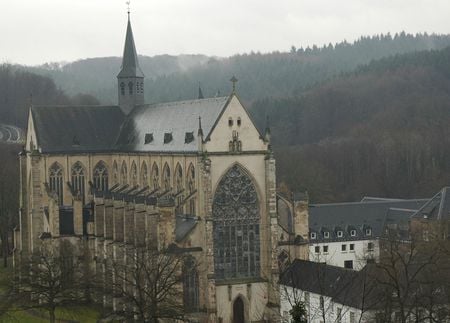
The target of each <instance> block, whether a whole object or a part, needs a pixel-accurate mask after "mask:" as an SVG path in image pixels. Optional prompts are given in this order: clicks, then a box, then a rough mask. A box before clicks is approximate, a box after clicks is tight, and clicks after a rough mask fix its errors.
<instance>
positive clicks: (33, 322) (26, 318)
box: [0, 259, 101, 323]
mask: <svg viewBox="0 0 450 323" xmlns="http://www.w3.org/2000/svg"><path fill="white" fill-rule="evenodd" d="M9 264H12V259H9ZM10 273H11V266H9V267H8V268H4V267H3V266H2V265H0V295H1V294H2V293H4V292H5V291H6V290H8V284H9V282H10ZM100 315H101V309H100V308H98V307H95V306H70V307H63V308H57V309H56V321H57V322H68V321H73V322H74V321H77V322H80V323H95V322H97V321H98V320H99V319H100ZM48 317H49V316H48V313H47V312H46V311H43V310H42V309H35V310H31V311H24V310H19V309H17V308H12V309H11V310H9V311H8V312H7V313H6V314H4V315H2V316H0V323H17V322H20V323H22V322H24V323H47V322H48V321H49V319H48Z"/></svg>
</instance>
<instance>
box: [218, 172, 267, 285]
mask: <svg viewBox="0 0 450 323" xmlns="http://www.w3.org/2000/svg"><path fill="white" fill-rule="evenodd" d="M212 209H213V221H214V222H213V235H214V265H215V274H216V277H217V278H218V279H228V278H244V277H256V276H258V275H259V267H260V254H259V252H260V239H259V237H260V232H259V218H260V209H259V200H258V196H257V193H256V188H255V186H254V184H253V182H252V180H251V179H250V177H249V176H248V175H247V173H246V172H245V171H244V170H243V169H242V167H240V166H238V165H234V166H233V167H231V169H230V170H229V171H228V172H227V173H226V174H225V175H224V177H223V178H222V179H221V180H220V182H219V185H218V187H217V190H216V193H215V195H214V199H213V208H212Z"/></svg>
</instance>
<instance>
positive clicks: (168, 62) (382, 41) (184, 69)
mask: <svg viewBox="0 0 450 323" xmlns="http://www.w3.org/2000/svg"><path fill="white" fill-rule="evenodd" d="M137 45H138V48H139V44H137ZM449 45H450V36H448V35H426V34H419V35H409V34H405V33H400V34H396V35H394V36H391V35H381V36H374V37H362V38H360V39H359V40H357V41H356V42H354V43H352V44H350V43H347V42H345V41H344V42H341V43H339V44H336V45H331V44H329V45H325V46H322V47H317V46H313V47H312V48H309V47H307V48H305V49H304V48H299V49H296V48H295V47H293V48H292V49H291V50H290V52H273V53H267V54H261V53H250V54H242V55H235V56H232V57H229V58H214V57H206V56H203V55H180V56H169V55H163V56H155V57H145V56H141V57H140V58H139V59H140V64H141V67H142V69H143V71H144V73H145V75H146V84H145V90H146V99H147V102H164V101H173V100H180V99H190V98H194V97H195V96H196V95H197V87H198V83H199V82H200V83H201V84H202V88H203V92H204V94H205V95H206V96H214V95H215V94H216V93H217V92H218V91H220V92H221V93H222V94H226V93H229V91H230V84H229V82H228V80H229V79H230V77H231V76H232V75H233V74H235V75H236V76H237V77H238V79H239V84H238V89H239V93H240V95H241V97H242V98H243V99H244V100H245V101H247V102H251V101H253V100H255V99H259V98H263V97H266V96H272V97H286V96H293V95H299V94H300V93H302V92H303V91H304V90H305V89H306V88H308V87H310V86H311V85H314V84H316V83H318V82H322V81H323V80H326V79H328V78H330V77H333V76H334V75H338V74H340V73H342V72H348V71H352V70H354V69H355V68H356V67H357V66H359V65H361V64H367V63H369V62H370V61H371V60H374V59H380V58H382V57H386V56H390V55H395V54H401V53H408V52H414V51H421V50H429V49H442V48H444V47H446V46H449ZM298 47H300V46H298ZM118 54H119V53H118ZM118 56H119V55H118ZM119 67H120V58H119V57H109V58H95V59H87V60H80V61H77V62H74V63H70V64H66V65H62V66H61V65H58V64H47V65H44V66H40V67H36V68H33V71H34V72H38V73H40V74H44V75H49V76H51V77H52V78H53V79H54V80H55V82H56V83H57V84H58V86H60V87H61V88H62V89H63V90H64V91H65V92H66V93H68V94H71V95H75V94H77V93H88V94H92V95H94V96H95V97H97V98H98V99H99V100H100V101H101V102H102V103H115V101H116V96H117V85H116V75H117V73H118V71H119Z"/></svg>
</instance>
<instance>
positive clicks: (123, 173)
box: [120, 162, 128, 185]
mask: <svg viewBox="0 0 450 323" xmlns="http://www.w3.org/2000/svg"><path fill="white" fill-rule="evenodd" d="M127 182H128V170H127V164H126V163H125V162H122V167H121V168H120V184H122V185H125V184H127Z"/></svg>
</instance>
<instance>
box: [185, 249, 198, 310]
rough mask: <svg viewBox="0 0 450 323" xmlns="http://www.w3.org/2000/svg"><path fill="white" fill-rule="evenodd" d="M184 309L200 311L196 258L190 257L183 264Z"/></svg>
mask: <svg viewBox="0 0 450 323" xmlns="http://www.w3.org/2000/svg"><path fill="white" fill-rule="evenodd" d="M183 296H184V297H183V298H184V307H185V308H186V309H187V310H189V311H198V309H199V305H200V302H199V281H198V271H197V266H196V262H195V259H194V257H192V256H190V257H188V258H187V259H186V260H185V261H184V264H183Z"/></svg>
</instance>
